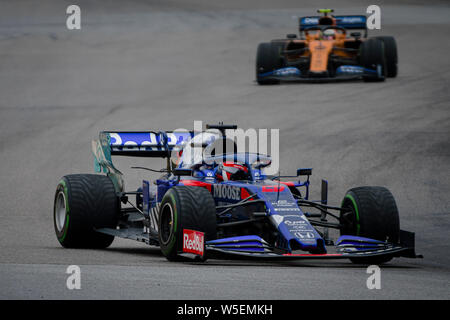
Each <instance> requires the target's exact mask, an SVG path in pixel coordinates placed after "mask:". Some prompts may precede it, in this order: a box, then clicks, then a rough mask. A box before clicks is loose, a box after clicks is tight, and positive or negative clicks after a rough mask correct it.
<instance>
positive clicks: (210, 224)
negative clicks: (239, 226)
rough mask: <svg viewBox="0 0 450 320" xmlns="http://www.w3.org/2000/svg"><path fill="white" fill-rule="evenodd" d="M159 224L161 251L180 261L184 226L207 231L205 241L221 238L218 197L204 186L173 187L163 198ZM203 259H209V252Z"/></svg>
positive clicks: (169, 258)
mask: <svg viewBox="0 0 450 320" xmlns="http://www.w3.org/2000/svg"><path fill="white" fill-rule="evenodd" d="M158 223H159V226H158V227H159V243H160V247H161V251H162V253H163V254H164V256H165V257H166V258H167V260H169V261H177V260H178V259H179V257H178V252H182V250H183V229H190V230H195V231H200V232H203V233H205V241H209V240H214V239H216V238H217V220H216V205H215V203H214V199H213V197H212V196H211V194H210V193H209V191H208V190H206V189H204V188H201V187H192V186H176V187H173V188H171V189H170V190H169V191H167V192H166V194H165V195H164V197H163V199H162V201H161V206H160V210H159V219H158ZM202 260H203V261H205V260H206V252H205V253H204V256H203V259H202Z"/></svg>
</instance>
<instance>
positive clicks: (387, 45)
mask: <svg viewBox="0 0 450 320" xmlns="http://www.w3.org/2000/svg"><path fill="white" fill-rule="evenodd" d="M376 38H377V39H379V40H381V41H383V43H384V55H385V59H386V75H387V76H388V77H390V78H395V77H396V76H397V72H398V66H397V64H398V56H397V43H396V42H395V39H394V37H391V36H382V37H376Z"/></svg>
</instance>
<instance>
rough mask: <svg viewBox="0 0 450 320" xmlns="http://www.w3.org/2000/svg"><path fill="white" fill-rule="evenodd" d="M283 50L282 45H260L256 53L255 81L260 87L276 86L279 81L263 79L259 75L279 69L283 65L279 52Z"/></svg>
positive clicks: (271, 43)
mask: <svg viewBox="0 0 450 320" xmlns="http://www.w3.org/2000/svg"><path fill="white" fill-rule="evenodd" d="M283 49H284V43H282V42H281V43H277V42H264V43H260V44H259V46H258V50H257V53H256V81H257V82H258V84H260V85H265V84H278V83H280V81H279V80H276V79H264V78H263V77H260V76H259V75H260V74H264V73H267V72H270V71H274V70H277V69H280V68H282V67H283V65H284V60H283V57H282V55H281V51H282V50H283Z"/></svg>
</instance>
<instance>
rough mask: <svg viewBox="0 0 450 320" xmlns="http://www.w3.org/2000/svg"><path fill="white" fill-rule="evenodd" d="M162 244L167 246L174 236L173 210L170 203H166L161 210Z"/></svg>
mask: <svg viewBox="0 0 450 320" xmlns="http://www.w3.org/2000/svg"><path fill="white" fill-rule="evenodd" d="M160 219H161V230H160V235H161V242H162V244H164V245H166V244H168V243H169V242H170V240H171V238H172V234H173V210H172V206H171V205H170V204H169V203H166V204H165V205H164V207H163V208H162V210H161V218H160Z"/></svg>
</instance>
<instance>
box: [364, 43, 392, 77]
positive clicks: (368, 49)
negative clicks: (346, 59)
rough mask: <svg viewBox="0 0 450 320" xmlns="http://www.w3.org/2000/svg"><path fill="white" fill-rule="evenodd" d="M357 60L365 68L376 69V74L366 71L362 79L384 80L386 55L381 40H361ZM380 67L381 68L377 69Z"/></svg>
mask: <svg viewBox="0 0 450 320" xmlns="http://www.w3.org/2000/svg"><path fill="white" fill-rule="evenodd" d="M359 60H360V64H361V66H363V67H364V68H365V69H371V70H377V74H376V75H373V74H370V73H367V74H365V75H364V76H363V79H364V81H384V80H385V76H386V55H385V52H384V43H383V41H381V40H379V39H376V38H371V39H368V40H367V41H365V42H363V43H362V44H361V47H360V52H359ZM380 68H381V70H379V69H380Z"/></svg>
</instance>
